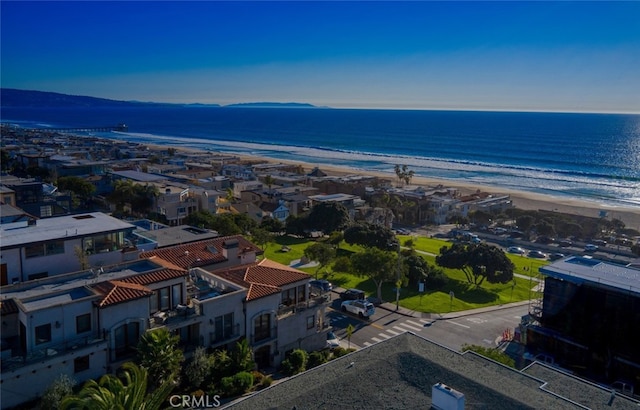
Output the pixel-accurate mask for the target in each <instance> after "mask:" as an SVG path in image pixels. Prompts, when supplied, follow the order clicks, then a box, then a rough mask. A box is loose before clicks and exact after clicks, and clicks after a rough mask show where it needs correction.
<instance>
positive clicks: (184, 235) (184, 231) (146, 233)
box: [136, 224, 220, 248]
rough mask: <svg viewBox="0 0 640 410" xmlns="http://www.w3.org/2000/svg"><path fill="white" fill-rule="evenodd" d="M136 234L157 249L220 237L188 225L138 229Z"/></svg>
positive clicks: (214, 233) (213, 232)
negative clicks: (155, 244)
mask: <svg viewBox="0 0 640 410" xmlns="http://www.w3.org/2000/svg"><path fill="white" fill-rule="evenodd" d="M136 225H137V224H136ZM136 234H137V235H139V236H143V237H145V238H147V239H151V240H152V241H154V242H156V243H157V244H158V248H164V247H167V246H173V245H180V244H184V243H189V242H196V241H202V240H204V239H213V238H217V237H219V236H220V234H218V232H216V231H212V230H209V229H202V228H195V227H193V226H189V225H180V226H173V227H169V228H163V229H155V230H144V229H140V228H139V229H137V230H136Z"/></svg>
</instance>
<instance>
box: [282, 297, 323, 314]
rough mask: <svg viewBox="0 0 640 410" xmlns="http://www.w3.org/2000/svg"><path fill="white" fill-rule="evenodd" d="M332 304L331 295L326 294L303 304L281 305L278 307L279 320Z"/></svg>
mask: <svg viewBox="0 0 640 410" xmlns="http://www.w3.org/2000/svg"><path fill="white" fill-rule="evenodd" d="M329 302H331V295H330V294H329V293H325V294H324V295H321V296H317V297H312V298H309V299H307V300H306V301H303V302H298V303H296V304H292V305H280V306H279V307H278V318H283V317H285V316H289V315H293V314H296V313H299V312H303V311H305V310H307V309H311V308H314V307H318V306H323V305H327V304H329Z"/></svg>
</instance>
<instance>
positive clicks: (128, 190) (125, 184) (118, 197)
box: [107, 179, 135, 211]
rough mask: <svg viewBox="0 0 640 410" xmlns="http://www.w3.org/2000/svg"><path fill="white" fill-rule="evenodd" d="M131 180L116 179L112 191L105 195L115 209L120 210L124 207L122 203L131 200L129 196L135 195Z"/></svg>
mask: <svg viewBox="0 0 640 410" xmlns="http://www.w3.org/2000/svg"><path fill="white" fill-rule="evenodd" d="M134 185H135V184H134V183H133V181H131V180H129V179H127V180H123V179H121V180H117V181H116V182H115V183H114V184H113V192H111V194H110V195H109V196H108V197H107V199H108V200H109V201H110V202H112V203H114V204H115V205H116V209H118V210H119V211H121V210H122V209H123V208H124V204H125V203H127V202H130V201H131V198H133V197H134V196H135V187H134Z"/></svg>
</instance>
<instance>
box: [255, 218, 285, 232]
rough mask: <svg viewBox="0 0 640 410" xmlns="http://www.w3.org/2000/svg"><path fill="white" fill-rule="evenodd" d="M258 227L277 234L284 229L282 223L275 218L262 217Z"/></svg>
mask: <svg viewBox="0 0 640 410" xmlns="http://www.w3.org/2000/svg"><path fill="white" fill-rule="evenodd" d="M260 228H262V229H264V230H266V231H268V232H272V233H277V234H279V233H281V232H282V231H284V223H282V222H281V221H280V220H279V219H276V218H264V219H263V220H262V222H260Z"/></svg>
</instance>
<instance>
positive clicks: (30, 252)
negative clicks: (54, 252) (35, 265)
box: [24, 243, 44, 258]
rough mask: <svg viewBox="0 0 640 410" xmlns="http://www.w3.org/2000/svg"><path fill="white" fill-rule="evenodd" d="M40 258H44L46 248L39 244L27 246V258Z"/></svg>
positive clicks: (25, 253)
mask: <svg viewBox="0 0 640 410" xmlns="http://www.w3.org/2000/svg"><path fill="white" fill-rule="evenodd" d="M38 256H44V246H43V245H42V244H41V243H39V244H37V245H27V246H25V248H24V257H25V258H35V257H38Z"/></svg>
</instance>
